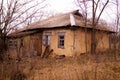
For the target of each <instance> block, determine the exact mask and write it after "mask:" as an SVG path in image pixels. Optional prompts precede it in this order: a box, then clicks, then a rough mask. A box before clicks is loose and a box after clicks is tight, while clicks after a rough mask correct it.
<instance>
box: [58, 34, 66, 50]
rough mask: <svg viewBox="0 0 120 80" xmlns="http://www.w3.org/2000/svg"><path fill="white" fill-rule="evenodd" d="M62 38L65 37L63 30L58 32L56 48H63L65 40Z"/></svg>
mask: <svg viewBox="0 0 120 80" xmlns="http://www.w3.org/2000/svg"><path fill="white" fill-rule="evenodd" d="M64 39H65V36H64V33H63V32H60V33H58V48H64V42H65V41H64Z"/></svg>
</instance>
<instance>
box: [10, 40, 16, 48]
mask: <svg viewBox="0 0 120 80" xmlns="http://www.w3.org/2000/svg"><path fill="white" fill-rule="evenodd" d="M8 46H9V47H13V48H15V47H17V41H16V40H9V41H8Z"/></svg>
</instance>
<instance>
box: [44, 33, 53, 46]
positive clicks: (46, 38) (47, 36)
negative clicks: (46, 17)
mask: <svg viewBox="0 0 120 80" xmlns="http://www.w3.org/2000/svg"><path fill="white" fill-rule="evenodd" d="M50 35H51V33H50V32H45V34H44V35H43V40H42V42H43V45H45V46H49V45H50Z"/></svg>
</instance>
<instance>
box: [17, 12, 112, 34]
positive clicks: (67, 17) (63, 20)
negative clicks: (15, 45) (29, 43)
mask: <svg viewBox="0 0 120 80" xmlns="http://www.w3.org/2000/svg"><path fill="white" fill-rule="evenodd" d="M83 19H84V18H83V16H82V15H81V14H80V13H79V12H78V10H77V11H73V12H69V13H65V14H59V15H56V16H52V17H49V18H47V19H44V20H40V21H37V22H34V23H32V24H30V25H28V26H26V27H24V28H23V29H21V30H19V32H23V31H29V30H34V29H47V28H57V27H66V26H67V25H70V26H79V27H84V28H92V25H91V22H90V21H88V22H87V26H85V25H84V22H83V21H84V20H83ZM96 29H98V30H104V31H108V32H113V31H112V30H111V29H109V28H108V27H106V26H104V25H101V24H98V25H97V26H96ZM28 33H29V32H28ZM19 34H21V33H19ZM22 34H24V32H23V33H22Z"/></svg>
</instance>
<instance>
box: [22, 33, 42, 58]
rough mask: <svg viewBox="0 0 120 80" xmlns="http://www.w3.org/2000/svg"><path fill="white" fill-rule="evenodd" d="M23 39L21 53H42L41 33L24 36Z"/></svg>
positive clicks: (31, 54)
mask: <svg viewBox="0 0 120 80" xmlns="http://www.w3.org/2000/svg"><path fill="white" fill-rule="evenodd" d="M22 39H23V47H22V50H23V52H22V53H23V55H24V54H26V53H27V56H33V55H39V56H40V55H41V53H42V35H41V33H37V34H34V35H29V36H25V37H23V38H22Z"/></svg>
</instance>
